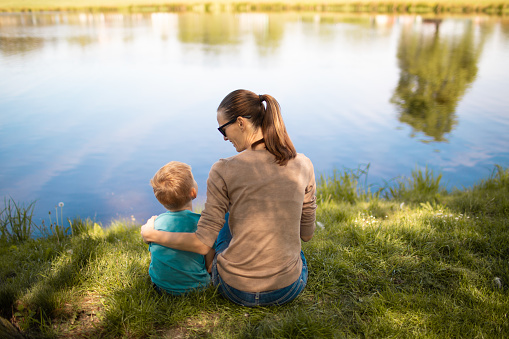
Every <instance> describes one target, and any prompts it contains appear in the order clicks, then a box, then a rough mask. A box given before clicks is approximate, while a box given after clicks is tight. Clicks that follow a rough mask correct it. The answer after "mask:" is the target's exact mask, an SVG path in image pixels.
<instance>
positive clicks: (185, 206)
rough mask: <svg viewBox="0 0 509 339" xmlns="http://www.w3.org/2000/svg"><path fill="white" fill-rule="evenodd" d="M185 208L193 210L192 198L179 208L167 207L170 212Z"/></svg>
mask: <svg viewBox="0 0 509 339" xmlns="http://www.w3.org/2000/svg"><path fill="white" fill-rule="evenodd" d="M185 210H188V211H191V212H192V211H193V201H192V200H191V201H189V202H188V203H187V204H186V205H184V206H182V207H180V208H175V209H169V211H170V212H180V211H185Z"/></svg>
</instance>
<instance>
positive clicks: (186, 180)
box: [148, 161, 215, 295]
mask: <svg viewBox="0 0 509 339" xmlns="http://www.w3.org/2000/svg"><path fill="white" fill-rule="evenodd" d="M150 185H151V186H152V188H153V189H154V194H155V196H156V198H157V200H158V201H159V202H160V203H161V204H162V205H163V206H164V207H165V208H166V209H167V210H168V212H166V213H163V214H161V215H159V216H158V217H157V219H156V220H155V229H156V230H161V231H166V232H195V231H196V225H197V224H198V219H200V215H199V214H197V213H194V212H192V207H193V204H192V201H193V199H195V198H196V196H197V194H198V184H197V183H196V181H195V180H194V177H193V174H192V173H191V166H189V165H187V164H184V163H182V162H178V161H172V162H170V163H168V164H166V165H165V166H163V167H162V168H161V169H159V171H157V173H156V174H155V175H154V177H153V178H152V180H150ZM149 251H150V254H151V262H150V267H149V270H148V272H149V275H150V279H151V280H152V282H153V283H154V287H155V288H156V290H157V291H158V292H160V290H161V289H162V290H164V291H166V292H168V293H170V294H174V295H180V294H184V293H186V292H190V291H192V290H196V289H201V288H205V287H207V286H208V285H209V283H210V275H209V273H208V272H207V268H209V267H210V266H211V265H212V260H213V258H214V253H215V252H214V250H213V249H212V250H210V252H209V253H208V254H207V255H206V256H205V257H204V256H203V255H200V254H198V253H192V252H186V251H180V250H174V249H171V248H168V247H165V246H162V245H158V244H155V243H150V244H149Z"/></svg>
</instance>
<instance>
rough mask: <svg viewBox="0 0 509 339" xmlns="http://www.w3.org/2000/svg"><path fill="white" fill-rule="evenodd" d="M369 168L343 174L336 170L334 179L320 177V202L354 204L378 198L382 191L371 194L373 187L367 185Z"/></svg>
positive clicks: (318, 186)
mask: <svg viewBox="0 0 509 339" xmlns="http://www.w3.org/2000/svg"><path fill="white" fill-rule="evenodd" d="M369 167H370V164H368V165H366V166H359V167H358V168H357V169H355V170H350V169H344V170H343V171H342V172H340V171H338V170H336V169H335V170H334V171H333V174H332V177H327V176H324V175H320V178H319V180H318V182H317V192H318V193H317V197H318V201H319V202H327V201H330V200H334V201H346V202H349V203H350V204H354V203H356V202H358V201H365V200H369V199H376V198H378V196H379V195H380V192H381V191H382V190H381V189H379V190H377V191H376V192H371V188H372V187H373V186H372V185H368V184H367V181H368V172H369Z"/></svg>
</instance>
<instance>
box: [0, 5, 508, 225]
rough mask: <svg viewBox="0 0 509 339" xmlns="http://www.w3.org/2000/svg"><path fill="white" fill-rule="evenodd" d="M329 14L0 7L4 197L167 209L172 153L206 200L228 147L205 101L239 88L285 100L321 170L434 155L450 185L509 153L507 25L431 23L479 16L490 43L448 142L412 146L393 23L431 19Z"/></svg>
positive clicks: (402, 26) (383, 175)
mask: <svg viewBox="0 0 509 339" xmlns="http://www.w3.org/2000/svg"><path fill="white" fill-rule="evenodd" d="M329 16H330V17H327V15H321V16H320V15H311V16H309V15H308V16H306V14H288V13H279V14H270V15H269V14H259V13H258V14H256V13H254V14H253V13H252V14H240V15H233V14H221V15H220V16H219V17H214V16H213V15H211V14H197V13H192V14H189V13H187V14H169V13H158V14H152V15H151V14H147V15H139V14H135V15H120V14H103V15H99V14H96V15H91V14H62V13H60V14H40V15H28V14H24V15H20V14H2V15H0V24H1V27H2V30H1V31H0V39H1V44H0V159H1V161H2V166H1V168H0V196H12V197H13V198H14V199H15V200H16V201H26V202H30V201H33V200H37V203H36V208H35V213H36V218H37V220H38V221H40V220H43V219H44V220H46V223H47V222H48V221H49V220H48V211H54V206H55V205H56V204H58V202H60V201H63V202H65V207H64V217H71V216H76V215H80V216H82V217H92V218H94V219H95V220H97V221H100V222H103V223H107V222H109V220H111V219H112V218H131V216H133V217H134V218H136V220H138V221H142V220H145V219H146V218H148V217H150V216H151V215H153V214H158V213H161V209H162V207H161V206H160V205H159V204H158V203H157V201H156V199H155V198H154V197H153V194H152V191H151V188H150V185H149V180H150V178H151V177H152V175H153V174H154V173H155V172H156V171H157V169H159V168H160V167H161V166H163V165H164V164H165V163H167V162H169V161H171V160H179V161H183V162H186V163H189V164H190V165H191V166H192V167H193V173H194V175H195V178H196V180H197V182H198V184H199V197H198V199H197V201H196V204H197V205H203V202H204V199H205V198H204V196H205V191H206V189H205V187H206V178H207V175H208V171H209V169H210V167H211V165H212V164H213V163H214V162H215V161H216V160H217V159H219V158H222V157H228V156H231V155H234V154H235V150H234V148H233V147H232V146H231V145H230V143H228V142H224V141H223V140H222V137H221V135H220V134H219V133H218V132H217V130H216V127H217V122H216V113H215V110H216V108H217V105H218V104H219V102H220V101H221V99H222V98H223V97H224V96H225V95H226V94H227V93H229V92H230V91H231V90H234V89H237V88H247V89H251V90H253V91H255V92H257V93H268V94H271V95H273V96H274V97H276V98H277V99H278V100H279V102H280V104H281V106H282V110H283V116H284V119H285V122H286V124H287V128H288V131H289V133H290V135H291V137H292V140H293V141H294V143H295V145H296V147H297V149H298V151H299V152H302V153H305V154H306V155H307V156H308V157H310V158H311V160H312V161H313V163H314V165H315V171H316V173H317V176H320V174H324V175H327V174H329V173H332V171H333V170H334V169H335V168H337V169H342V168H344V167H346V168H351V169H352V168H357V167H358V166H363V165H366V164H370V171H369V181H370V182H371V183H377V184H380V185H383V183H384V180H385V181H388V180H391V179H392V178H395V177H397V176H400V175H406V176H408V175H409V174H410V171H411V170H412V169H414V168H415V167H416V166H426V165H429V166H430V167H431V168H433V169H435V170H437V171H442V172H443V174H444V183H446V184H447V185H448V187H449V188H451V187H453V186H456V187H461V186H471V185H472V184H473V183H475V182H477V181H478V180H479V179H480V178H484V177H486V176H487V175H489V174H490V173H491V170H492V169H493V165H494V164H500V165H503V166H507V165H508V164H509V161H508V160H509V152H508V146H509V137H508V133H507V130H508V127H509V117H508V115H507V110H508V107H509V99H508V97H507V95H506V94H505V90H506V89H507V88H508V85H509V69H508V66H507V63H506V60H508V57H509V43H508V41H509V37H508V35H507V34H506V33H504V32H507V30H508V29H507V23H505V24H504V23H503V22H502V21H500V20H499V19H497V18H490V17H481V18H479V17H475V18H463V19H452V18H451V19H445V20H444V22H443V23H442V26H441V34H444V35H446V36H447V35H460V36H461V34H466V33H465V32H467V30H468V29H469V28H468V27H472V25H473V27H474V29H473V31H472V32H474V34H475V37H476V38H475V39H481V38H482V39H484V42H483V47H482V50H481V53H480V56H479V59H478V60H477V63H476V66H477V68H478V70H477V74H476V77H475V80H474V81H473V82H472V83H471V84H470V85H469V87H468V88H467V90H466V92H465V94H464V95H463V96H461V97H460V98H459V101H458V102H457V103H456V104H457V106H456V109H455V115H456V118H457V121H458V123H457V125H456V126H455V127H454V129H453V130H452V131H451V132H450V133H447V135H446V139H447V140H448V141H447V142H422V141H429V140H430V138H429V136H427V135H426V134H425V133H423V132H420V131H418V130H417V131H416V130H415V129H414V128H412V127H410V126H409V125H408V124H405V123H403V122H401V121H399V120H398V113H397V108H396V107H395V105H394V104H393V103H391V102H390V99H391V97H392V96H393V94H394V91H395V89H396V87H397V85H398V81H399V77H400V71H401V69H400V66H399V65H398V47H399V46H400V44H401V40H400V39H401V34H402V32H404V31H405V30H408V29H413V30H417V32H418V33H417V34H422V35H423V36H428V35H430V34H433V31H432V30H431V28H432V27H431V28H430V27H429V26H426V25H424V24H422V21H421V20H420V19H419V17H409V16H403V17H393V16H376V17H374V16H359V17H354V18H353V19H351V18H345V17H344V16H339V15H329ZM197 23H198V25H197ZM504 25H505V26H504ZM226 28H227V29H226ZM214 34H215V35H214ZM412 135H413V137H412Z"/></svg>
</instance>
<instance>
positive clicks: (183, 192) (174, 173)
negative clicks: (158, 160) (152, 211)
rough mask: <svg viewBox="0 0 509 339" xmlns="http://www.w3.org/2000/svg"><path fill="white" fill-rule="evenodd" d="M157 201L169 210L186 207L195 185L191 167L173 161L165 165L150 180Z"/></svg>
mask: <svg viewBox="0 0 509 339" xmlns="http://www.w3.org/2000/svg"><path fill="white" fill-rule="evenodd" d="M150 185H151V186H152V188H153V189H154V195H155V196H156V198H157V200H158V201H159V202H160V203H161V204H162V205H163V206H164V207H166V208H167V209H169V210H174V209H179V208H181V207H184V205H185V204H187V203H188V202H189V201H190V200H192V199H191V196H190V192H191V189H192V188H193V185H194V179H193V174H192V173H191V166H189V165H187V164H184V163H183V162H178V161H172V162H169V163H167V164H166V165H164V166H163V167H161V168H160V169H159V171H157V172H156V174H155V175H154V177H153V178H152V179H151V180H150Z"/></svg>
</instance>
